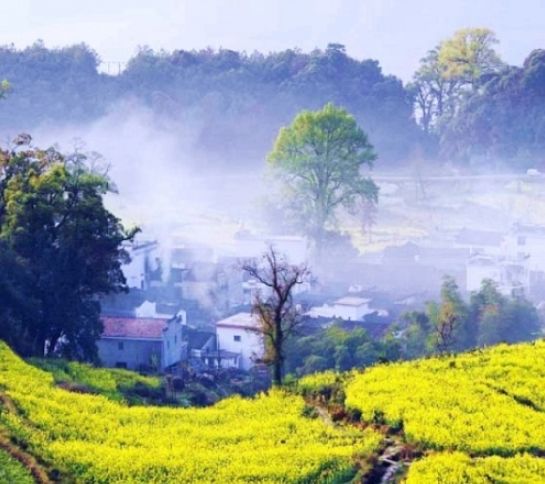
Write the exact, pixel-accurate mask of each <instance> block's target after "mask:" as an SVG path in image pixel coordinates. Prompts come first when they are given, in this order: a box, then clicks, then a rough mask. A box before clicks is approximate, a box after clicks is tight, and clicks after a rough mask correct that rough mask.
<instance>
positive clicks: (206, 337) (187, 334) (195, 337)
mask: <svg viewBox="0 0 545 484" xmlns="http://www.w3.org/2000/svg"><path fill="white" fill-rule="evenodd" d="M183 337H184V339H185V340H186V341H187V344H188V346H189V348H190V349H195V350H199V349H201V348H202V347H203V346H204V345H206V343H208V341H210V338H215V337H216V335H215V334H214V333H211V332H208V331H200V330H198V329H194V328H189V327H184V336H183Z"/></svg>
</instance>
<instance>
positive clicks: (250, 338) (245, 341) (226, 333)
mask: <svg viewBox="0 0 545 484" xmlns="http://www.w3.org/2000/svg"><path fill="white" fill-rule="evenodd" d="M216 334H217V337H218V347H219V349H221V350H227V351H232V352H233V353H239V354H240V360H239V361H240V368H241V369H242V370H249V369H250V368H252V367H253V366H254V365H255V361H254V357H255V356H257V357H258V358H259V357H262V356H263V351H264V350H263V337H262V335H261V334H259V333H257V332H256V331H252V330H249V329H244V328H235V327H222V326H218V327H216ZM236 336H238V337H240V341H236V340H235V337H236Z"/></svg>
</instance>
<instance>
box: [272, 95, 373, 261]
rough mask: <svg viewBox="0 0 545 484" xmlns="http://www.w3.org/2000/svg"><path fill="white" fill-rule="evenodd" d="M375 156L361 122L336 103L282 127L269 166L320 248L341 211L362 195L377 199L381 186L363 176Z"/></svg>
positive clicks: (349, 206)
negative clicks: (340, 209) (338, 212)
mask: <svg viewBox="0 0 545 484" xmlns="http://www.w3.org/2000/svg"><path fill="white" fill-rule="evenodd" d="M375 159H376V154H375V152H374V150H373V146H372V145H371V143H370V142H369V140H368V138H367V135H366V134H365V133H364V132H363V130H362V129H361V128H360V127H359V126H358V124H357V123H356V120H355V119H354V118H353V117H352V116H351V115H350V114H349V113H348V112H347V111H345V110H344V109H342V108H339V107H336V106H334V105H333V104H331V103H330V104H326V105H325V106H324V108H323V109H321V110H319V111H303V112H301V113H300V114H298V115H297V116H296V118H295V119H294V121H293V122H292V124H291V125H290V126H288V127H284V128H282V129H281V130H280V133H279V134H278V137H277V139H276V142H275V144H274V148H273V150H272V152H271V153H270V154H269V156H268V160H269V165H270V167H271V168H272V169H273V172H274V173H275V174H276V175H277V176H278V178H279V179H280V180H281V182H282V183H283V187H284V189H285V197H286V200H287V202H288V206H289V208H290V209H291V211H292V213H293V214H295V216H296V218H297V221H298V223H299V224H300V226H301V227H304V230H305V232H306V234H307V235H308V236H309V237H310V238H311V239H312V240H313V241H314V242H315V244H316V246H317V248H318V252H319V251H320V248H321V246H322V243H323V241H324V237H325V235H326V231H327V229H328V227H329V226H331V225H333V224H334V222H335V216H336V211H337V209H339V208H340V207H344V208H348V209H349V208H352V207H354V204H355V203H356V201H357V200H358V199H360V200H361V199H364V200H368V201H372V202H375V203H376V201H377V198H378V187H377V186H376V185H375V183H374V182H373V181H372V180H371V178H367V177H364V176H363V175H362V169H363V168H364V167H372V164H373V161H374V160H375Z"/></svg>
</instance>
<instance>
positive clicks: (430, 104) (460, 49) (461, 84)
mask: <svg viewBox="0 0 545 484" xmlns="http://www.w3.org/2000/svg"><path fill="white" fill-rule="evenodd" d="M497 43H498V40H497V39H496V36H495V34H494V32H492V31H491V30H489V29H485V28H470V29H469V28H468V29H461V30H458V31H456V32H455V33H454V35H453V36H452V37H450V38H448V39H446V40H444V41H442V42H440V43H439V45H437V46H436V47H435V48H434V49H432V50H430V51H429V52H428V54H427V55H426V56H425V57H424V58H423V59H422V60H421V61H420V67H419V68H418V70H417V71H416V72H415V74H414V76H413V82H412V84H411V85H410V86H409V90H410V91H411V92H412V94H413V99H414V101H415V108H416V110H417V115H418V116H419V119H420V124H421V126H422V128H423V129H424V131H425V132H426V133H430V132H432V131H434V132H435V133H438V134H442V132H443V130H444V129H445V127H446V126H448V123H449V122H450V120H451V119H452V117H453V116H454V115H455V114H456V113H457V112H458V110H459V108H460V105H461V103H462V101H463V99H464V97H465V96H466V95H467V94H468V93H469V92H471V91H475V90H476V89H477V87H478V86H479V85H480V83H481V82H482V80H483V79H484V78H485V77H486V76H488V75H491V74H493V73H496V72H499V71H501V70H502V68H503V63H502V61H501V60H500V58H499V56H498V54H497V53H496V51H495V50H494V48H493V46H494V45H495V44H497Z"/></svg>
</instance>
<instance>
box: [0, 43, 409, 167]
mask: <svg viewBox="0 0 545 484" xmlns="http://www.w3.org/2000/svg"><path fill="white" fill-rule="evenodd" d="M98 67H99V59H98V56H97V55H96V53H95V52H94V51H93V50H92V49H91V48H89V47H88V46H85V45H75V46H69V47H63V48H59V49H48V48H46V47H45V46H44V45H43V43H40V42H37V43H35V44H34V45H32V46H30V47H28V48H26V49H23V50H17V49H15V48H14V47H13V46H6V47H2V48H0V76H1V78H2V79H3V78H6V79H8V80H9V81H10V83H11V84H12V86H13V93H14V95H13V96H9V97H8V98H7V99H6V101H5V103H4V106H3V113H4V116H2V119H0V130H1V129H2V128H9V129H10V130H18V131H16V132H19V131H21V130H22V131H27V132H34V128H35V127H36V126H39V125H41V124H43V123H46V122H47V123H57V122H58V120H59V119H63V120H64V121H65V122H67V123H72V122H82V121H89V120H91V121H92V120H96V119H97V118H99V117H100V116H102V115H104V114H105V113H107V112H108V111H109V110H111V109H112V108H118V109H122V108H121V107H119V103H120V101H123V100H130V103H131V105H134V104H135V103H137V104H138V105H139V106H144V107H146V108H149V109H150V110H151V111H152V112H153V113H154V114H155V115H156V116H157V118H158V119H160V120H161V121H163V122H165V124H166V123H168V126H169V127H170V130H171V131H172V132H173V133H175V134H176V132H180V133H182V134H183V133H186V132H187V130H188V128H189V129H190V130H191V128H193V130H194V131H197V133H196V136H195V140H194V141H193V142H192V148H193V149H194V150H195V151H196V153H202V154H205V155H206V157H207V159H208V160H210V162H211V163H212V162H214V163H218V164H219V163H226V164H229V166H231V167H232V168H233V169H234V168H236V167H237V166H240V167H243V168H246V167H248V166H249V165H251V164H252V163H255V164H259V162H260V160H262V159H263V154H264V153H266V152H267V150H268V148H269V146H270V143H271V136H272V135H273V133H275V132H276V131H277V130H278V127H279V126H282V125H283V124H285V123H286V122H288V120H289V119H291V118H292V117H293V116H295V115H296V114H297V113H298V112H299V111H301V110H303V109H311V110H312V109H317V108H319V107H321V106H323V105H324V104H325V103H326V102H329V101H331V102H334V103H336V104H339V105H343V106H346V107H347V108H348V109H349V110H350V112H352V113H353V114H354V116H355V117H356V119H358V121H359V122H360V124H361V125H362V126H363V128H364V129H365V130H366V131H367V132H369V134H370V135H371V136H372V137H373V140H374V144H375V145H376V147H377V149H378V150H379V151H380V153H381V158H382V160H383V161H384V162H390V163H394V162H397V161H400V160H401V159H403V158H404V157H405V156H407V154H408V153H410V151H411V145H412V143H413V141H414V139H415V137H418V128H417V126H416V123H415V122H414V120H413V119H412V107H411V102H410V98H409V96H407V92H406V91H405V89H404V87H403V84H402V82H401V81H400V80H399V79H398V78H396V77H394V76H390V75H385V74H384V73H383V72H382V69H381V67H380V65H379V63H378V62H377V61H376V60H370V59H366V60H361V61H360V60H357V59H354V58H352V57H350V56H349V55H348V54H347V53H346V52H345V49H344V47H343V46H342V45H340V44H330V45H329V46H328V47H327V48H325V49H323V50H322V49H316V50H314V51H312V52H309V53H305V52H302V51H300V50H298V49H289V50H285V51H281V52H273V53H270V54H261V53H259V52H253V53H245V52H237V51H233V50H228V49H219V50H212V49H202V50H191V51H186V50H176V51H173V52H164V51H154V50H152V49H149V48H145V47H144V48H141V49H140V50H139V52H138V53H137V54H136V55H135V56H134V57H133V58H132V59H130V60H129V62H128V64H127V67H126V69H125V70H123V71H122V72H121V74H120V75H116V76H110V75H107V74H103V73H100V72H99V70H98ZM125 108H126V106H125ZM193 130H191V131H192V132H193ZM12 132H13V131H12ZM248 133H251V136H249V135H248Z"/></svg>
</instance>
